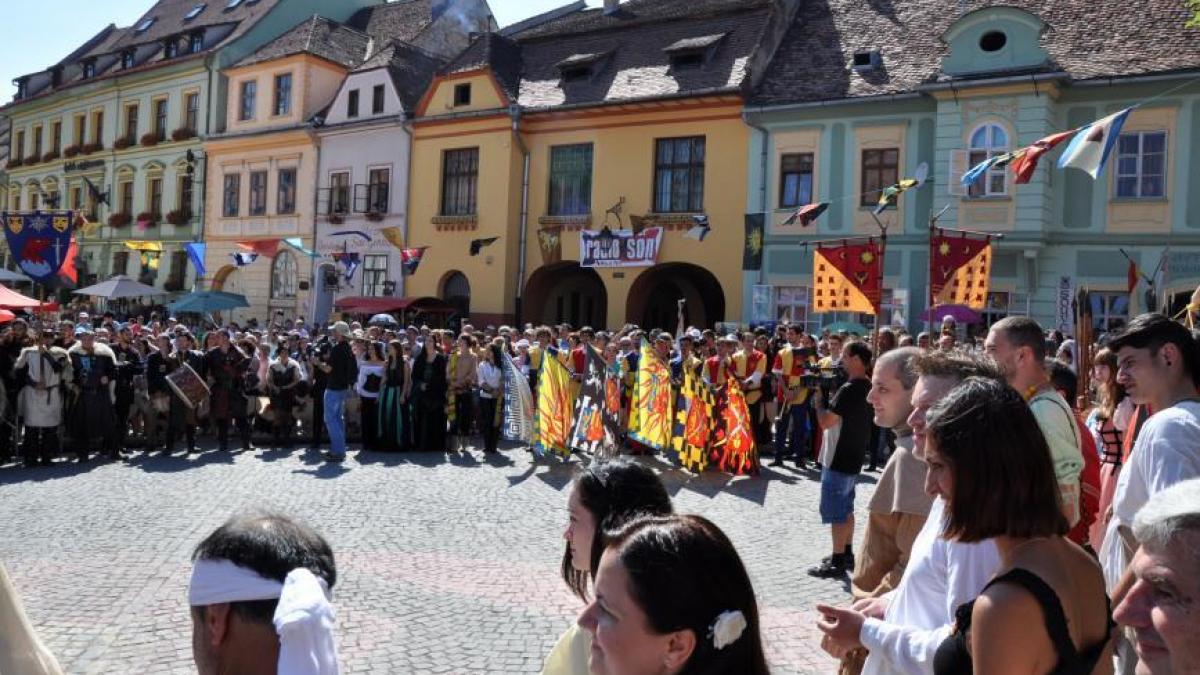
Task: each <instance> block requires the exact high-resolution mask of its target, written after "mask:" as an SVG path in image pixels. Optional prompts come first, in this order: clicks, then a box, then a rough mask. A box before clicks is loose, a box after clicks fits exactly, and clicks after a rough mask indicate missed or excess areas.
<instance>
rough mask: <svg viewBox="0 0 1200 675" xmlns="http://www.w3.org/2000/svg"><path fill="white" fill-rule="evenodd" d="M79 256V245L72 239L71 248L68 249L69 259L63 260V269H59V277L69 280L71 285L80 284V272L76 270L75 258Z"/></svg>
mask: <svg viewBox="0 0 1200 675" xmlns="http://www.w3.org/2000/svg"><path fill="white" fill-rule="evenodd" d="M78 254H79V244H76V243H75V238H74V237H72V238H71V246H70V248H68V249H67V257H66V259H64V260H63V264H62V267H60V268H58V275H59V276H60V277H63V278H64V279H69V280H70V281H71V283H73V284H77V283H79V271H78V270H77V269H75V256H76V255H78Z"/></svg>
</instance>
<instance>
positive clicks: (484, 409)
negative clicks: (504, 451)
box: [476, 342, 504, 453]
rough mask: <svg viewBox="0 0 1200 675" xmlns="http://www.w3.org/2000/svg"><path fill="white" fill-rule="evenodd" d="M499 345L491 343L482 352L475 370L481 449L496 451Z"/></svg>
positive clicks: (501, 379)
mask: <svg viewBox="0 0 1200 675" xmlns="http://www.w3.org/2000/svg"><path fill="white" fill-rule="evenodd" d="M500 361H501V356H500V345H499V344H496V343H494V342H493V343H492V345H491V346H490V347H488V348H487V349H486V350H484V352H483V358H481V359H480V360H479V366H478V367H477V368H476V372H477V373H478V376H479V417H480V419H479V427H480V428H481V429H483V451H484V452H486V453H492V452H496V444H497V443H498V442H499V440H500V414H499V413H500V398H501V397H502V396H503V395H504V390H503V382H504V375H503V373H502V372H501V370H500Z"/></svg>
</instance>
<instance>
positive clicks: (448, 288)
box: [442, 272, 471, 317]
mask: <svg viewBox="0 0 1200 675" xmlns="http://www.w3.org/2000/svg"><path fill="white" fill-rule="evenodd" d="M442 300H445V301H446V304H448V305H450V306H451V307H453V308H454V309H455V310H456V311H457V312H458V314H459V316H464V317H465V316H467V315H469V314H470V313H471V283H470V282H469V281H467V275H465V274H463V273H462V272H453V273H451V274H450V276H448V277H446V281H445V282H443V283H442Z"/></svg>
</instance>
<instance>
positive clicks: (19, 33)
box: [0, 0, 603, 103]
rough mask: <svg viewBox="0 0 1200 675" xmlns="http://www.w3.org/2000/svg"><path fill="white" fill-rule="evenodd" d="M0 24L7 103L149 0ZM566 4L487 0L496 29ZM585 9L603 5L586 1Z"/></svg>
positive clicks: (60, 1)
mask: <svg viewBox="0 0 1200 675" xmlns="http://www.w3.org/2000/svg"><path fill="white" fill-rule="evenodd" d="M4 1H5V4H6V5H7V6H6V7H5V16H6V18H5V20H4V21H0V103H7V102H8V101H11V100H12V97H13V94H14V93H15V92H16V87H14V86H13V84H12V81H13V80H14V79H16V78H17V77H18V76H20V75H25V74H28V73H33V72H36V71H39V70H45V69H46V68H48V67H49V66H50V65H51V64H53V63H56V62H58V61H59V60H61V59H62V58H63V57H65V56H66V55H67V54H70V53H71V52H72V51H74V50H75V48H76V47H78V46H79V45H81V44H83V43H84V42H86V41H87V40H88V39H89V38H91V37H92V36H93V35H95V34H96V33H98V32H100V30H101V29H103V28H104V27H105V26H107V25H108V24H110V23H115V24H117V25H118V26H128V25H130V24H132V23H133V22H134V21H137V19H138V17H140V16H141V15H142V14H143V13H144V12H145V11H146V10H147V9H149V8H150V7H151V6H153V4H154V0H40V1H38V2H12V0H4ZM569 1H570V0H489V4H490V5H491V7H492V13H493V14H494V15H495V16H496V21H497V22H498V23H499V24H500V25H501V26H507V25H509V24H512V23H516V22H517V21H520V20H521V19H525V18H528V17H530V16H533V15H534V14H539V13H541V12H545V11H548V10H551V9H554V8H555V7H561V6H562V5H565V4H567V3H568V2H569ZM588 4H589V5H593V6H594V5H599V4H603V3H602V2H600V0H588Z"/></svg>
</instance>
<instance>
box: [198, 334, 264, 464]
mask: <svg viewBox="0 0 1200 675" xmlns="http://www.w3.org/2000/svg"><path fill="white" fill-rule="evenodd" d="M204 363H205V367H206V368H207V370H208V380H209V383H210V384H211V385H212V401H211V404H210V408H209V417H210V419H211V420H212V422H213V424H214V425H216V428H217V441H218V443H219V445H220V449H221V450H228V449H229V425H230V423H231V422H233V423H235V424H237V428H238V433H239V434H240V435H241V437H242V450H253V449H254V447H253V446H252V445H251V444H250V423H249V420H247V419H246V395H245V392H244V390H243V386H244V383H245V380H246V372H247V370H248V369H249V367H250V359H248V358H246V355H245V354H244V353H243V352H242V351H241V350H240V349H238V348H237V347H235V346H233V345H232V344H230V341H229V334H228V333H226V332H224V331H220V332H218V333H217V346H216V347H213V348H212V349H210V350H209V351H208V353H207V354H205V356H204Z"/></svg>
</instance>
